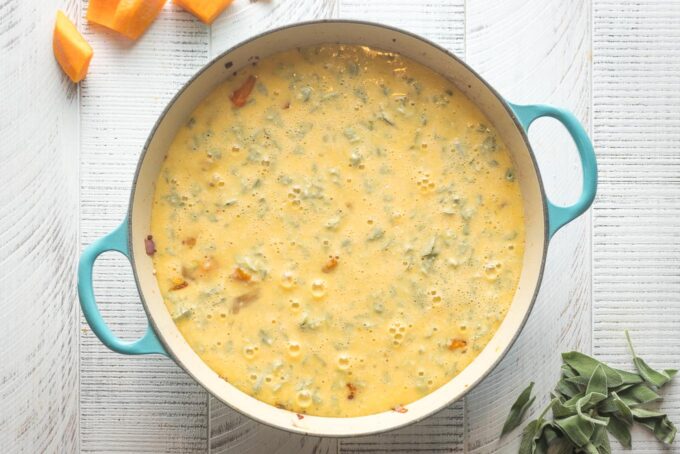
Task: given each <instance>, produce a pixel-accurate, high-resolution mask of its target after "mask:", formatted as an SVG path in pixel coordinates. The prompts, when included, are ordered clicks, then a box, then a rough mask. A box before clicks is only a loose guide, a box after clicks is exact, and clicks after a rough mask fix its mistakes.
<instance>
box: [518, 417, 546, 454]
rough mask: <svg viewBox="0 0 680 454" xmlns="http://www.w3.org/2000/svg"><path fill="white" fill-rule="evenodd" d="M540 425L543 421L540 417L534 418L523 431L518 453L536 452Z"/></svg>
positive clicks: (530, 453) (529, 453)
mask: <svg viewBox="0 0 680 454" xmlns="http://www.w3.org/2000/svg"><path fill="white" fill-rule="evenodd" d="M540 427H541V422H540V421H539V420H538V419H534V420H533V421H531V422H529V424H527V425H526V427H525V428H524V430H523V431H522V441H520V443H519V451H518V454H534V452H535V449H536V439H537V438H538V435H539V429H540Z"/></svg>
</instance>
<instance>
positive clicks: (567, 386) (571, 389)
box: [555, 378, 581, 399]
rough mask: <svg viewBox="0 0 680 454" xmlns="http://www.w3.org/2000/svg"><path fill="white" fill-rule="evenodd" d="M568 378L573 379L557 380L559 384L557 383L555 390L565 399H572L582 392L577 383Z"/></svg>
mask: <svg viewBox="0 0 680 454" xmlns="http://www.w3.org/2000/svg"><path fill="white" fill-rule="evenodd" d="M568 380H571V379H564V378H563V379H562V380H560V381H558V382H557V385H555V392H556V393H558V394H560V395H561V396H562V397H564V398H565V399H571V398H572V397H574V396H576V395H577V394H579V393H580V392H581V390H580V389H578V386H577V385H575V384H573V383H571V382H569V381H568Z"/></svg>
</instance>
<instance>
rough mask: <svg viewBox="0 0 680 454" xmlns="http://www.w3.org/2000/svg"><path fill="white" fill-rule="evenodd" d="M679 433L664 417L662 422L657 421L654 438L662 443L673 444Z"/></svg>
mask: <svg viewBox="0 0 680 454" xmlns="http://www.w3.org/2000/svg"><path fill="white" fill-rule="evenodd" d="M677 432H678V429H676V427H675V425H674V424H673V423H672V422H671V421H670V419H668V417H667V416H664V417H663V418H661V419H660V420H657V422H656V426H655V427H654V436H655V437H656V439H657V440H659V441H660V442H662V443H666V444H668V445H669V444H671V443H673V440H675V434H676V433H677Z"/></svg>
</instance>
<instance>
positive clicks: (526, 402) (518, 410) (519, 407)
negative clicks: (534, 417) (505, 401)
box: [501, 382, 536, 437]
mask: <svg viewBox="0 0 680 454" xmlns="http://www.w3.org/2000/svg"><path fill="white" fill-rule="evenodd" d="M533 387H534V382H531V383H530V384H529V386H527V387H526V388H525V389H524V391H522V392H521V394H520V395H519V397H517V400H516V401H515V403H514V404H512V406H511V407H510V413H509V414H508V417H507V418H506V420H505V424H503V430H502V431H501V437H502V436H503V435H505V434H507V433H508V432H511V431H513V430H514V429H515V428H516V427H517V426H519V425H520V423H521V422H522V417H523V416H524V413H526V411H527V409H528V408H529V407H530V406H531V404H532V403H533V402H534V400H535V399H536V398H535V397H531V390H532V389H533Z"/></svg>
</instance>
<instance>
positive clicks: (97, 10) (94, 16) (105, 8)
mask: <svg viewBox="0 0 680 454" xmlns="http://www.w3.org/2000/svg"><path fill="white" fill-rule="evenodd" d="M118 3H119V0H90V3H89V5H88V7H87V20H88V21H90V22H94V23H95V24H99V25H103V26H104V27H108V28H113V17H114V16H115V14H116V8H117V7H118Z"/></svg>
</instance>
